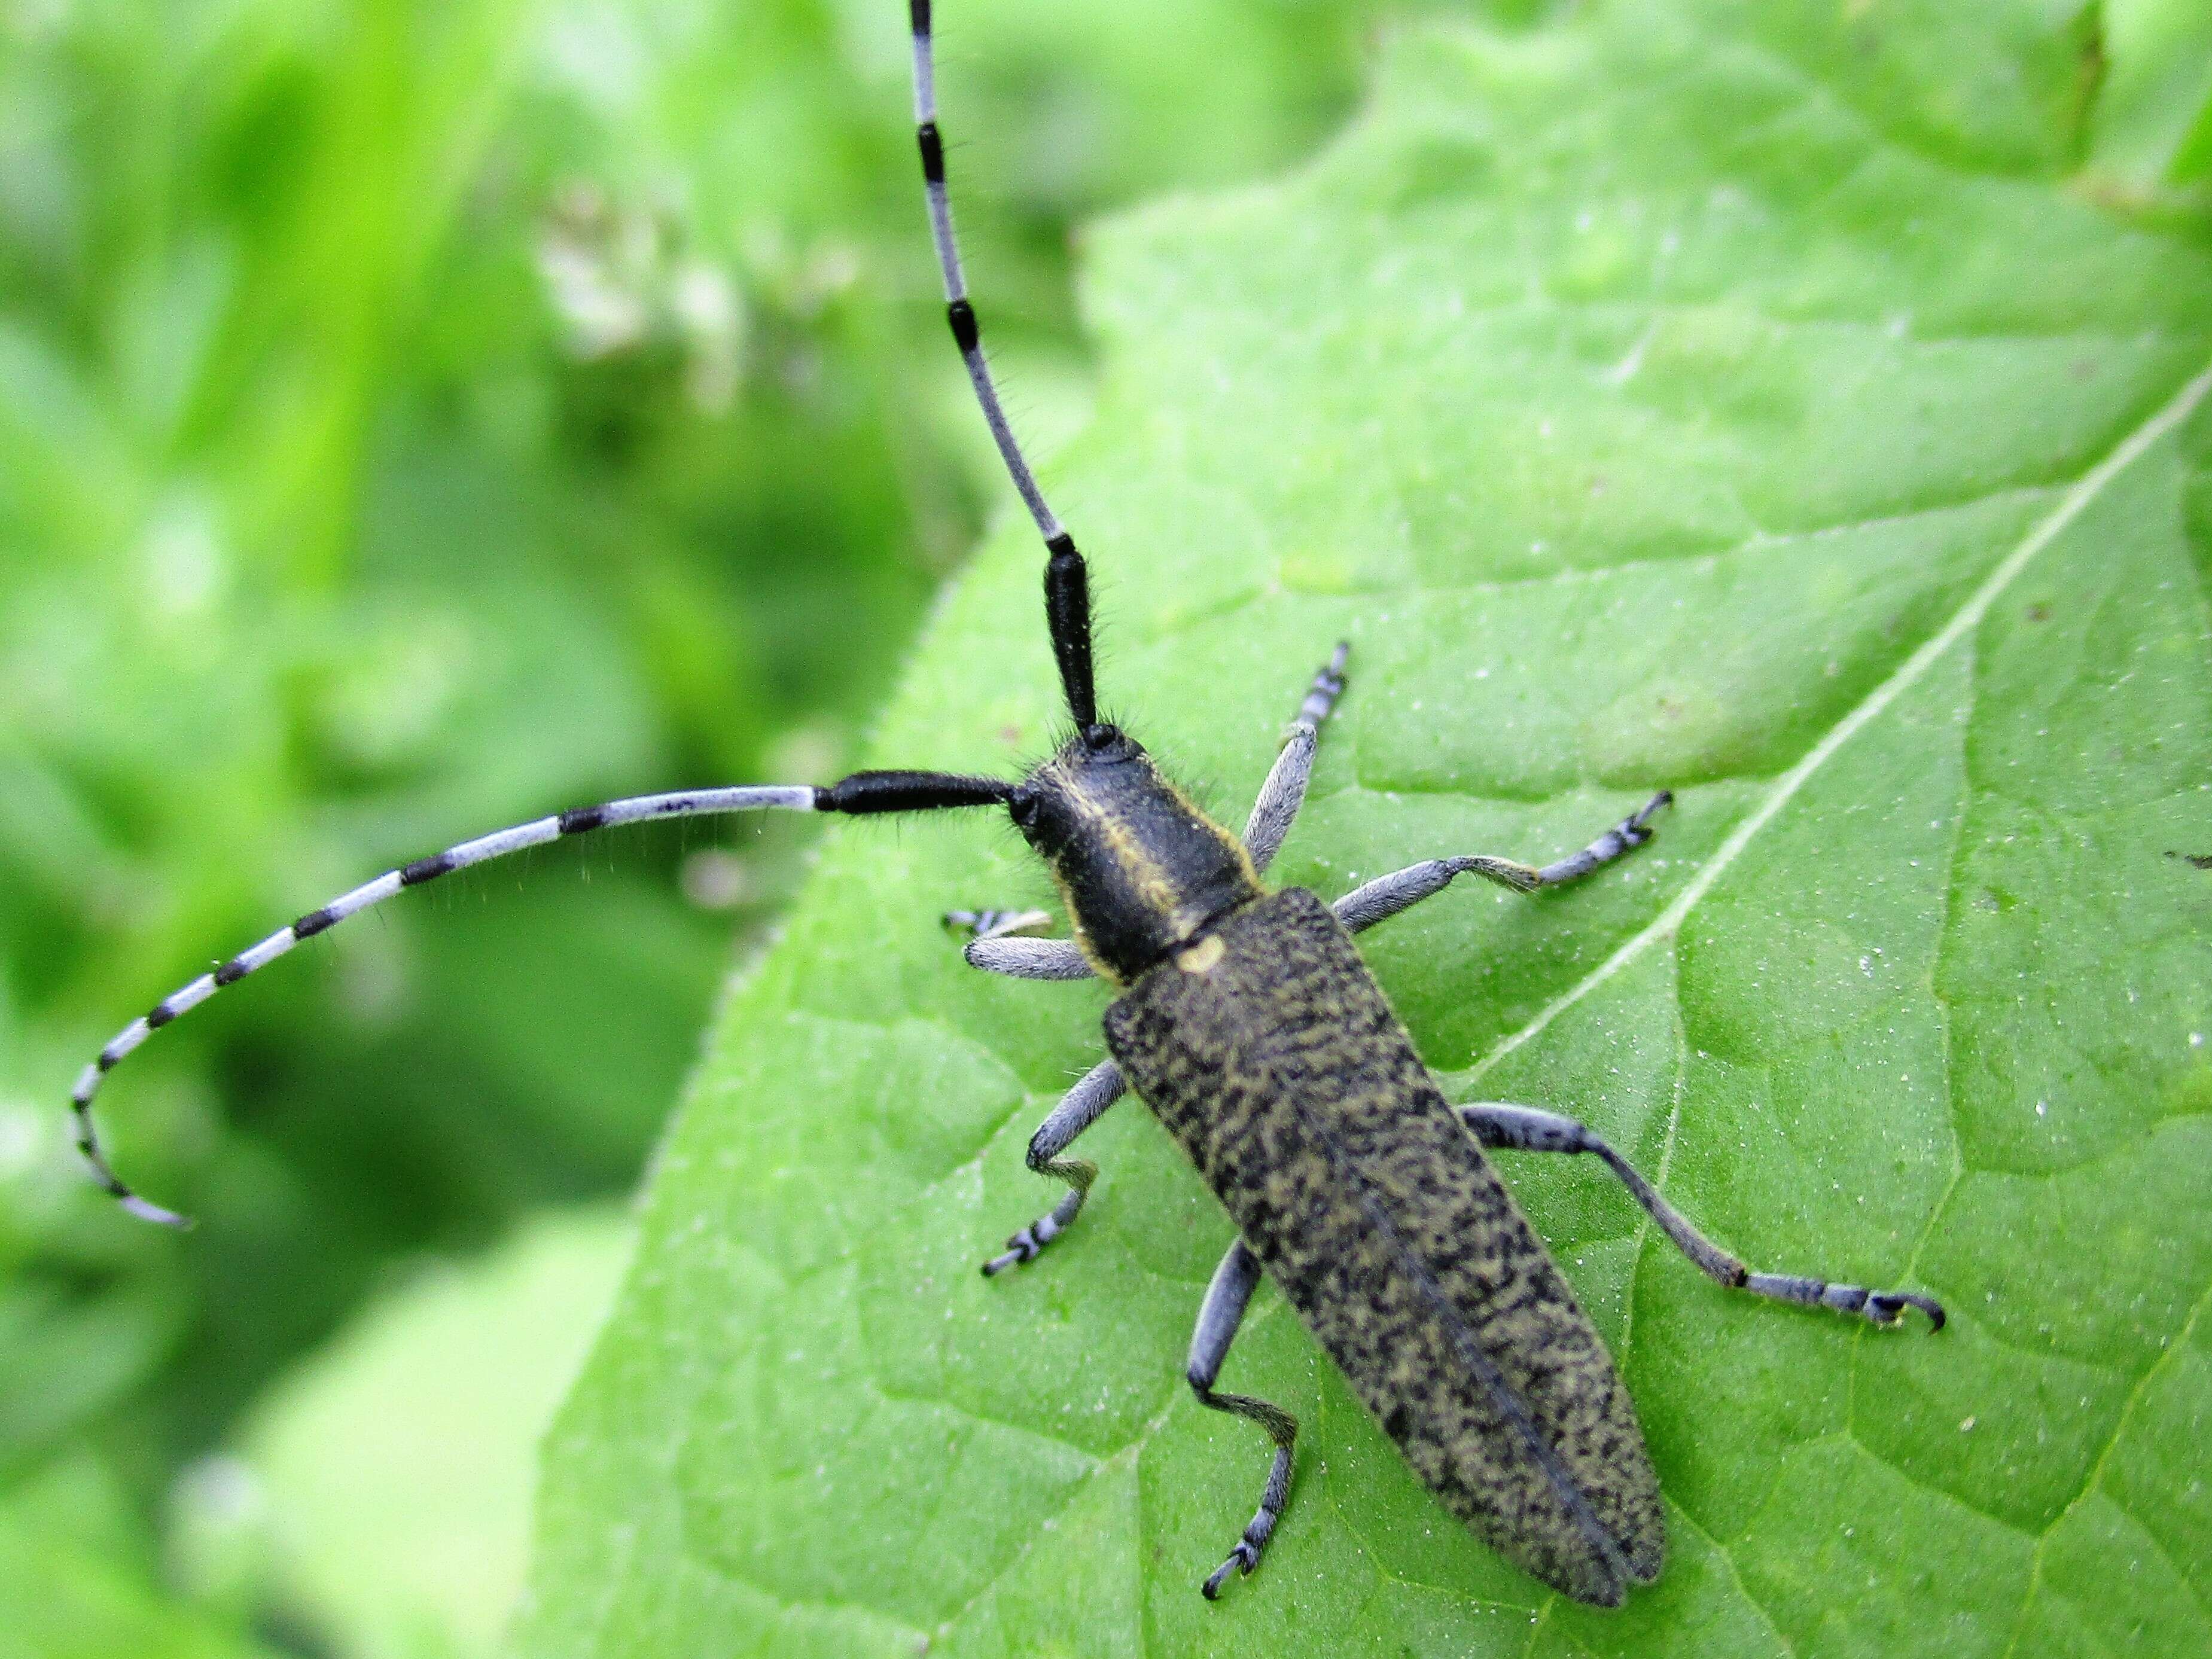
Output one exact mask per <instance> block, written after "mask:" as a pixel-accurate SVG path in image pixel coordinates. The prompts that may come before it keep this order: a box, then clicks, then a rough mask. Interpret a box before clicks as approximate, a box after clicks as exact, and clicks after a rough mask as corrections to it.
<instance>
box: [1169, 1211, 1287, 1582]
mask: <svg viewBox="0 0 2212 1659" xmlns="http://www.w3.org/2000/svg"><path fill="white" fill-rule="evenodd" d="M1259 1284H1260V1259H1259V1257H1257V1256H1255V1255H1253V1254H1252V1252H1251V1251H1250V1250H1249V1249H1246V1248H1245V1245H1244V1241H1243V1239H1241V1238H1240V1239H1238V1240H1237V1242H1236V1243H1234V1244H1231V1246H1230V1247H1229V1254H1228V1255H1225V1256H1223V1257H1222V1258H1221V1265H1220V1266H1219V1267H1216V1268H1215V1269H1214V1270H1213V1280H1212V1283H1211V1284H1209V1285H1207V1286H1206V1300H1205V1301H1204V1302H1203V1303H1201V1304H1200V1305H1199V1310H1198V1328H1197V1329H1196V1330H1194V1331H1193V1332H1192V1333H1191V1337H1190V1364H1189V1366H1188V1369H1187V1370H1185V1372H1184V1375H1185V1376H1188V1378H1189V1379H1190V1386H1191V1389H1192V1391H1193V1392H1194V1393H1195V1394H1196V1395H1198V1403H1199V1404H1200V1405H1201V1406H1206V1407H1211V1408H1212V1409H1213V1410H1215V1411H1218V1412H1232V1413H1235V1414H1236V1415H1237V1416H1238V1417H1249V1419H1252V1421H1254V1422H1255V1423H1257V1424H1258V1425H1260V1426H1261V1428H1263V1429H1265V1430H1267V1437H1268V1438H1269V1439H1271V1440H1273V1442H1274V1443H1275V1457H1274V1462H1272V1463H1270V1464H1269V1465H1268V1466H1267V1486H1266V1488H1265V1490H1264V1491H1262V1492H1261V1494H1260V1508H1259V1512H1258V1513H1257V1514H1255V1515H1254V1516H1253V1517H1252V1520H1251V1523H1250V1524H1249V1526H1247V1527H1246V1528H1244V1535H1243V1537H1241V1538H1239V1539H1238V1540H1237V1545H1236V1547H1235V1548H1233V1549H1231V1551H1230V1552H1229V1558H1228V1559H1226V1560H1225V1561H1224V1562H1223V1563H1222V1564H1221V1565H1219V1566H1218V1567H1216V1568H1215V1569H1214V1570H1213V1572H1212V1576H1211V1577H1208V1578H1207V1579H1206V1583H1203V1584H1201V1585H1200V1587H1199V1588H1200V1591H1201V1592H1202V1593H1203V1594H1204V1595H1205V1596H1206V1600H1207V1601H1212V1600H1213V1598H1214V1597H1216V1596H1217V1595H1220V1594H1221V1584H1222V1581H1223V1580H1224V1579H1225V1578H1227V1577H1229V1571H1230V1569H1231V1568H1232V1567H1233V1568H1235V1569H1237V1571H1239V1572H1242V1573H1243V1574H1245V1575H1246V1576H1247V1577H1249V1576H1250V1574H1251V1571H1252V1569H1253V1568H1255V1567H1256V1566H1258V1565H1260V1553H1261V1551H1262V1550H1264V1549H1266V1548H1267V1540H1268V1539H1269V1538H1270V1537H1272V1536H1273V1534H1274V1531H1275V1522H1277V1521H1279V1520H1280V1519H1281V1518H1282V1514H1283V1505H1284V1504H1285V1503H1287V1502H1288V1501H1289V1499H1290V1495H1291V1459H1292V1455H1293V1452H1294V1450H1295V1449H1296V1447H1297V1438H1298V1419H1297V1418H1295V1417H1292V1416H1291V1414H1290V1413H1288V1412H1286V1411H1285V1410H1284V1409H1283V1408H1282V1407H1280V1406H1277V1405H1273V1404H1271V1403H1269V1402H1268V1401H1265V1400H1255V1399H1253V1398H1251V1397H1250V1396H1249V1395H1241V1394H1216V1393H1215V1392H1214V1390H1213V1383H1214V1379H1215V1378H1216V1377H1218V1376H1220V1375H1221V1364H1222V1361H1224V1360H1225V1359H1226V1358H1229V1345H1230V1344H1231V1342H1233V1341H1235V1340H1237V1327H1238V1326H1239V1325H1241V1324H1243V1322H1244V1310H1245V1307H1246V1306H1247V1305H1248V1304H1249V1303H1250V1302H1251V1300H1252V1292H1253V1291H1255V1290H1256V1289H1257V1288H1258V1287H1259Z"/></svg>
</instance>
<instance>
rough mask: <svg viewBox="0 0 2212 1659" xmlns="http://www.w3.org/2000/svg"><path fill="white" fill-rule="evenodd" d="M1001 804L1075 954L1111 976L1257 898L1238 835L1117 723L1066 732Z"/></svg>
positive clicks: (1133, 972) (1138, 966)
mask: <svg viewBox="0 0 2212 1659" xmlns="http://www.w3.org/2000/svg"><path fill="white" fill-rule="evenodd" d="M1007 809H1008V811H1011V812H1012V815H1013V820H1014V823H1015V825H1016V827H1017V828H1018V829H1020V830H1021V832H1022V835H1023V836H1024V838H1025V839H1026V840H1027V841H1028V842H1029V844H1030V846H1032V847H1034V848H1036V850H1037V851H1038V853H1039V854H1042V856H1043V858H1044V860H1045V861H1046V863H1048V865H1050V866H1052V872H1053V878H1054V880H1055V881H1057V882H1058V883H1059V884H1060V893H1061V896H1063V897H1064V898H1065V899H1066V902H1067V908H1068V915H1069V917H1070V919H1071V920H1072V921H1073V923H1074V926H1075V937H1076V941H1077V943H1078V944H1079V945H1081V946H1082V947H1083V951H1084V954H1085V956H1087V957H1090V959H1091V963H1092V965H1093V966H1095V967H1096V968H1097V969H1098V970H1099V972H1100V973H1101V974H1103V975H1105V976H1106V977H1107V978H1109V979H1110V980H1112V981H1114V982H1115V983H1116V984H1121V985H1126V984H1127V983H1128V982H1129V981H1131V980H1133V979H1135V978H1136V977H1137V975H1139V974H1141V973H1143V972H1144V971H1145V970H1146V969H1148V968H1150V967H1151V966H1152V964H1153V963H1157V962H1158V961H1160V960H1161V959H1162V958H1164V957H1166V956H1167V955H1168V954H1169V953H1170V952H1171V951H1176V950H1177V949H1179V948H1180V947H1181V946H1182V945H1185V944H1187V943H1188V942H1189V940H1190V939H1192V938H1193V937H1194V936H1195V935H1196V934H1197V933H1198V932H1199V931H1200V929H1202V928H1204V927H1206V925H1207V924H1208V923H1210V922H1212V921H1215V920H1216V919H1217V918H1218V917H1220V916H1221V915H1224V914H1225V913H1226V912H1227V911H1229V910H1231V909H1233V908H1235V907H1236V906H1237V905H1238V904H1241V903H1243V902H1245V901H1247V900H1249V899H1254V898H1257V897H1258V896H1260V881H1259V877H1258V875H1257V874H1256V873H1255V872H1254V870H1253V868H1252V860H1250V858H1249V857H1248V856H1247V855H1246V854H1245V851H1244V848H1243V843H1242V842H1239V841H1238V840H1237V837H1236V836H1232V835H1231V834H1230V833H1229V832H1228V831H1227V830H1226V829H1223V828H1222V827H1221V826H1220V825H1219V824H1217V823H1214V822H1213V821H1212V819H1210V818H1208V817H1206V815H1205V814H1204V813H1203V812H1201V811H1199V810H1198V808H1197V807H1195V806H1194V805H1191V803H1190V802H1189V801H1188V799H1185V798H1184V796H1183V794H1182V791H1181V790H1179V789H1177V788H1176V787H1175V786H1174V785H1173V784H1172V783H1170V782H1169V781H1167V779H1166V778H1165V777H1164V776H1163V775H1161V773H1160V770H1159V769H1158V767H1156V766H1154V765H1153V764H1152V757H1151V756H1149V755H1147V754H1146V752H1145V750H1144V748H1143V746H1142V745H1141V744H1139V743H1138V742H1137V741H1136V740H1135V739H1134V738H1131V737H1130V736H1129V735H1128V734H1127V732H1123V731H1121V728H1120V727H1118V726H1110V725H1107V724H1104V723H1100V724H1096V725H1092V726H1085V728H1084V729H1083V730H1082V731H1081V732H1078V733H1077V734H1076V735H1075V736H1074V737H1073V738H1069V739H1068V740H1067V742H1066V744H1063V745H1061V747H1060V752H1059V753H1058V754H1056V755H1054V757H1052V758H1051V759H1050V760H1048V761H1047V762H1045V763H1044V764H1043V765H1042V766H1040V767H1038V768H1037V769H1036V770H1035V771H1033V772H1031V773H1030V775H1029V776H1028V777H1026V778H1024V779H1023V780H1022V781H1021V782H1020V783H1019V784H1018V785H1017V786H1016V787H1015V788H1014V791H1013V793H1012V795H1011V796H1010V797H1009V798H1008V800H1007Z"/></svg>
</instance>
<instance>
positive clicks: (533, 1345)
mask: <svg viewBox="0 0 2212 1659" xmlns="http://www.w3.org/2000/svg"><path fill="white" fill-rule="evenodd" d="M628 1255H629V1223H628V1220H627V1218H624V1217H623V1216H621V1215H618V1214H615V1213H611V1212H578V1213H572V1214H567V1215H555V1216H551V1217H544V1216H541V1217H539V1218H538V1219H537V1220H536V1221H535V1222H534V1223H533V1224H532V1225H530V1226H529V1227H527V1228H526V1229H524V1230H523V1231H522V1232H521V1233H520V1235H519V1236H518V1237H516V1238H514V1239H513V1241H511V1242H510V1243H507V1244H506V1245H504V1246H502V1247H501V1249H499V1250H498V1251H497V1252H496V1253H495V1254H494V1255H490V1256H489V1257H487V1258H485V1259H484V1260H483V1261H478V1262H475V1263H472V1264H471V1265H470V1266H469V1267H466V1268H464V1269H460V1270H458V1271H454V1272H451V1273H443V1274H441V1275H439V1276H437V1277H435V1278H432V1279H428V1280H426V1281H424V1282H422V1283H420V1284H417V1285H411V1286H410V1287H409V1288H408V1289H407V1290H406V1291H404V1293H402V1294H400V1295H398V1296H396V1297H390V1298H388V1299H386V1302H385V1303H384V1304H382V1305H380V1306H376V1307H373V1308H371V1309H370V1310H368V1312H367V1313H366V1314H365V1315H364V1316H363V1317H362V1319H361V1320H360V1321H359V1322H357V1323H356V1325H355V1326H354V1327H353V1328H351V1329H349V1331H347V1332H346V1333H344V1334H343V1335H342V1336H341V1338H340V1339H339V1340H338V1341H337V1342H336V1343H334V1344H333V1345H332V1346H331V1347H330V1348H329V1349H327V1350H325V1352H322V1353H320V1354H319V1355H317V1356H316V1357H315V1358H314V1359H313V1360H311V1361H310V1362H308V1363H307V1364H306V1365H304V1366H302V1367H301V1368H300V1370H298V1371H296V1372H295V1374H294V1375H293V1376H291V1377H290V1378H289V1380H288V1381H287V1382H286V1383H284V1384H283V1385H282V1386H280V1387H279V1388H278V1389H277V1390H276V1392H275V1393H273V1394H272V1395H270V1397H269V1399H268V1401H267V1402H266V1404H265V1405H264V1407H263V1408H262V1410H261V1412H260V1413H259V1414H258V1416H257V1418H256V1419H255V1420H254V1422H253V1423H252V1425H250V1426H249V1428H248V1429H247V1431H246V1437H245V1444H244V1449H243V1453H242V1455H243V1457H244V1460H245V1463H246V1468H249V1469H250V1470H251V1471H252V1480H253V1486H252V1490H253V1492H254V1495H255V1499H256V1504H257V1506H258V1510H259V1511H260V1516H261V1521H262V1524H263V1525H264V1527H265V1528H266V1531H267V1534H268V1538H269V1542H270V1552H271V1555H272V1558H273V1563H272V1565H273V1571H274V1583H273V1584H272V1585H271V1589H270V1598H271V1600H272V1601H275V1602H276V1603H277V1604H278V1605H280V1606H282V1607H284V1608H285V1609H286V1610H287V1611H288V1613H290V1614H291V1615H292V1616H293V1617H295V1618H301V1619H306V1620H309V1621H310V1622H311V1623H312V1624H313V1626H314V1628H315V1629H316V1630H317V1631H318V1632H319V1634H320V1635H321V1636H322V1638H324V1640H325V1642H326V1643H327V1644H328V1645H329V1646H330V1648H331V1650H332V1651H333V1652H336V1653H339V1654H343V1655H349V1656H359V1659H466V1656H471V1655H489V1654H491V1653H494V1652H495V1651H496V1650H497V1647H498V1637H499V1632H500V1629H501V1626H502V1625H503V1624H504V1623H505V1621H506V1620H507V1614H508V1613H509V1612H510V1610H511V1608H512V1607H513V1601H514V1598H515V1595H516V1594H517V1592H518V1591H519V1590H520V1589H521V1585H522V1574H523V1562H524V1554H525V1550H526V1545H527V1541H528V1528H529V1513H530V1491H531V1487H532V1481H533V1476H534V1472H533V1462H534V1459H535V1456H536V1453H537V1447H538V1437H539V1436H540V1435H541V1434H542V1433H543V1432H544V1428H545V1425H546V1424H547V1423H548V1421H549V1420H550V1419H551V1417H552V1414H553V1409H554V1407H555V1405H556V1403H557V1401H559V1399H560V1397H561V1395H562V1391H563V1390H564V1389H566V1388H567V1387H568V1383H569V1380H570V1379H571V1378H572V1377H574V1375H575V1372H576V1368H577V1365H578V1364H579V1363H580V1360H581V1359H582V1358H583V1352H584V1347H585V1345H586V1341H587V1340H588V1339H589V1335H590V1333H591V1332H592V1329H593V1328H594V1327H595V1326H596V1324H597V1322H598V1320H599V1316H600V1314H601V1313H602V1312H603V1311H604V1310H605V1307H606V1304H607V1303H608V1301H609V1300H610V1298H611V1296H612V1294H613V1291H614V1286H615V1283H616V1280H617V1279H618V1278H619V1277H620V1274H621V1272H622V1267H623V1262H624V1261H626V1260H627V1258H628Z"/></svg>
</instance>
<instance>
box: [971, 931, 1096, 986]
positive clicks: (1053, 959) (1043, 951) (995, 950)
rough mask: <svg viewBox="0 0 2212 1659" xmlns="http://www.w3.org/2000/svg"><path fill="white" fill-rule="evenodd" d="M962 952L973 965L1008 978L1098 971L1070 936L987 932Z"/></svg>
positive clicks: (1081, 974)
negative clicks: (1045, 936) (1048, 937)
mask: <svg viewBox="0 0 2212 1659" xmlns="http://www.w3.org/2000/svg"><path fill="white" fill-rule="evenodd" d="M960 954H961V955H962V956H963V957H966V958H967V960H968V965H969V967H970V968H981V969H982V970H983V971H984V972H985V973H987V974H1004V975H1006V977H1007V978H1009V979H1089V978H1090V977H1091V975H1092V973H1093V972H1095V971H1096V970H1095V969H1092V967H1091V960H1090V958H1089V957H1085V955H1084V954H1083V951H1082V949H1081V947H1079V945H1077V944H1076V943H1075V941H1074V940H1073V939H1024V938H1020V937H1018V936H1017V935H1015V934H1011V933H986V934H984V935H983V936H981V938H979V939H970V940H969V942H968V944H967V945H966V946H965V947H964V948H963V950H962V951H961V952H960Z"/></svg>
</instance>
